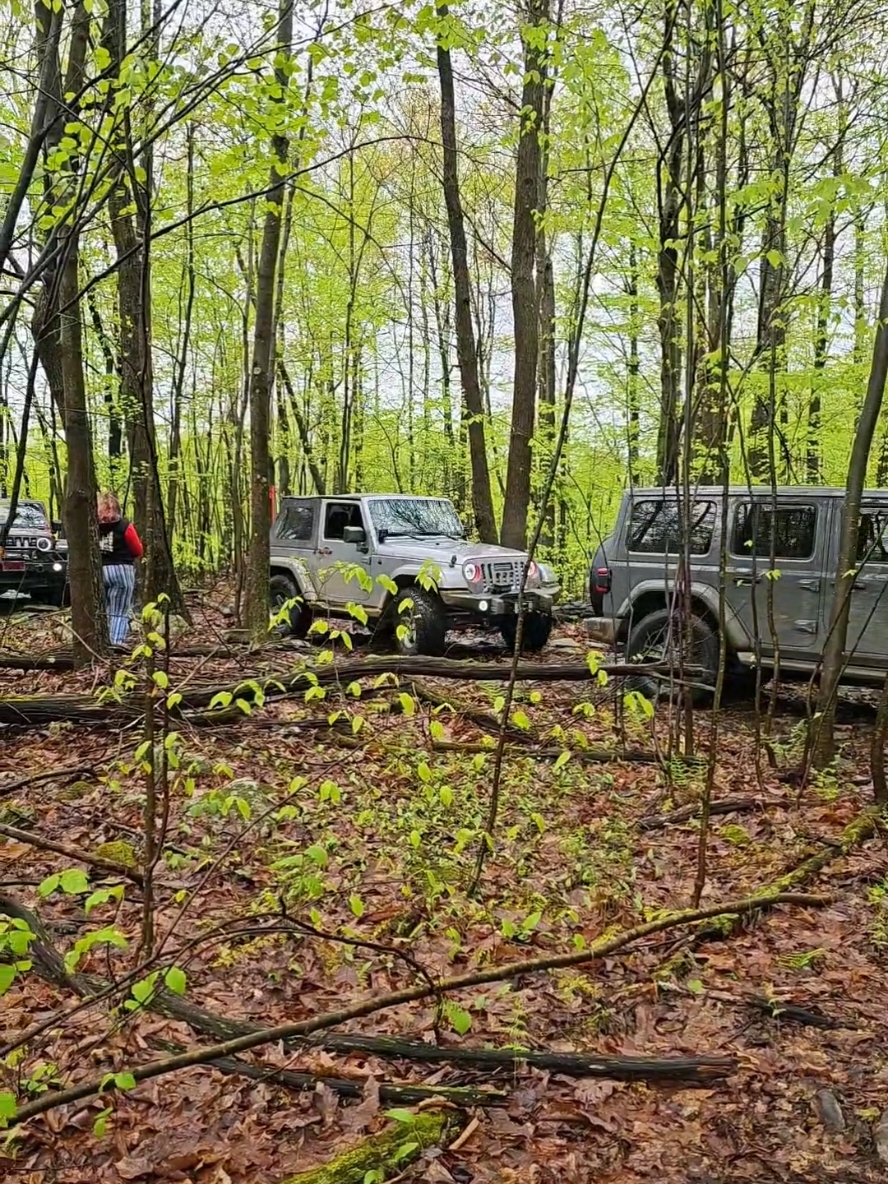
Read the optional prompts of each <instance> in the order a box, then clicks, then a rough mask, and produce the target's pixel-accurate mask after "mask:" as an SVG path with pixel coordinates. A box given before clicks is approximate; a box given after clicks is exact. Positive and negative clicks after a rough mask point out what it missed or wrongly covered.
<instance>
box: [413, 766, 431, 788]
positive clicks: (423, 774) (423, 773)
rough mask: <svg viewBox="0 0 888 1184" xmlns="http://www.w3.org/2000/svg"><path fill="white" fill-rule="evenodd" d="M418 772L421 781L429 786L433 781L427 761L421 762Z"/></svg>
mask: <svg viewBox="0 0 888 1184" xmlns="http://www.w3.org/2000/svg"><path fill="white" fill-rule="evenodd" d="M416 772H417V773H418V774H419V779H420V781H423V782H425V784H426V785H428V783H429V782H430V781H431V779H432V770H431V769H430V768H429V767H428V765H427V764H426V763H425V761H420V763H419V765H418V766H417V768H416Z"/></svg>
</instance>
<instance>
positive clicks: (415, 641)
mask: <svg viewBox="0 0 888 1184" xmlns="http://www.w3.org/2000/svg"><path fill="white" fill-rule="evenodd" d="M407 605H409V607H406V606H407ZM402 606H405V607H403V609H402ZM393 607H394V611H393V613H392V618H391V619H392V622H393V625H394V632H395V646H396V647H397V650H398V653H399V654H403V656H404V657H405V658H411V657H413V656H414V655H416V654H428V655H429V656H430V657H432V658H440V657H441V656H442V655H443V653H444V641H445V638H446V636H447V613H446V612H445V610H444V605H443V604H442V603H441V601H440V600H439V599H438V597H437V596H436V595H435V594H434V592H426V591H425V589H424V588H416V587H411V588H404V589H403V590H402V591H401V592H400V594H399V595H398V599H397V600H396V601H395V603H394V606H393ZM399 634H401V636H399Z"/></svg>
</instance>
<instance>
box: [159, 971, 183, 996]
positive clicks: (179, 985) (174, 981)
mask: <svg viewBox="0 0 888 1184" xmlns="http://www.w3.org/2000/svg"><path fill="white" fill-rule="evenodd" d="M163 981H164V983H165V984H166V986H167V988H168V989H169V990H170V991H172V992H173V994H174V995H184V994H185V990H186V988H187V986H188V980H187V979H186V977H185V971H184V970H180V969H179V967H178V966H171V967H170V968H169V970H168V971H167V972H166V974H165V975H164V976H163Z"/></svg>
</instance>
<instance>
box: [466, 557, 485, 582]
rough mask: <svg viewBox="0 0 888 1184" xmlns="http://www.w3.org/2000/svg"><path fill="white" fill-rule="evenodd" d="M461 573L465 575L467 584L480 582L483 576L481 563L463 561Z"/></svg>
mask: <svg viewBox="0 0 888 1184" xmlns="http://www.w3.org/2000/svg"><path fill="white" fill-rule="evenodd" d="M463 575H464V576H465V577H466V581H467V582H468V583H469V584H480V583H481V580H482V578H483V573H482V571H481V565H480V564H479V563H472V562H471V561H470V562H469V563H464V564H463Z"/></svg>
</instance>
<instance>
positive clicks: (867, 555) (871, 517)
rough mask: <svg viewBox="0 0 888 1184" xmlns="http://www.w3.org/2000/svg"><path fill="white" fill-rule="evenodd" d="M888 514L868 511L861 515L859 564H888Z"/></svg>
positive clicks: (858, 545) (858, 536) (858, 548)
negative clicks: (887, 532) (887, 536)
mask: <svg viewBox="0 0 888 1184" xmlns="http://www.w3.org/2000/svg"><path fill="white" fill-rule="evenodd" d="M886 531H888V512H886V511H884V510H880V511H876V510H868V511H866V512H864V513H863V514H861V515H860V529H859V530H858V532H857V562H858V563H863V562H864V561H866V562H867V563H888V538H886V536H885V532H886Z"/></svg>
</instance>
